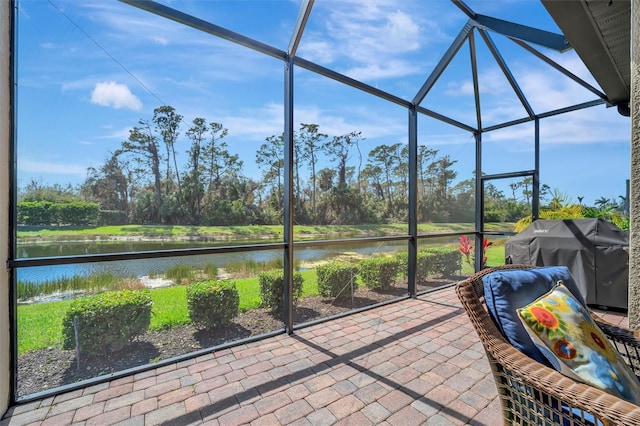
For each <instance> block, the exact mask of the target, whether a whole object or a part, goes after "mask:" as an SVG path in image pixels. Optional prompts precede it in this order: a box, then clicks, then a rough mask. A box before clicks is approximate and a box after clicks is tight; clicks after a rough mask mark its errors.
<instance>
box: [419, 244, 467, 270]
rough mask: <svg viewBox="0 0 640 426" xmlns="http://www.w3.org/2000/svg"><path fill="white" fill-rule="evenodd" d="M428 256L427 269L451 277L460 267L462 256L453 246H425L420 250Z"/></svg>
mask: <svg viewBox="0 0 640 426" xmlns="http://www.w3.org/2000/svg"><path fill="white" fill-rule="evenodd" d="M420 252H421V253H425V254H426V255H427V256H428V257H429V264H428V266H427V268H428V270H429V271H430V272H432V273H439V274H442V276H443V277H453V276H455V275H456V274H457V273H458V272H460V270H461V269H462V256H461V255H460V252H459V251H458V250H457V249H454V248H426V249H423V250H420Z"/></svg>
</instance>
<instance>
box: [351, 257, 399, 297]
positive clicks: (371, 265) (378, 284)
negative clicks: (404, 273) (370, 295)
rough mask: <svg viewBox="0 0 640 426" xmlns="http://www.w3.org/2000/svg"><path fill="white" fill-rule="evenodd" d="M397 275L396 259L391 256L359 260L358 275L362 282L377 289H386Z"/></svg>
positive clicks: (391, 284)
mask: <svg viewBox="0 0 640 426" xmlns="http://www.w3.org/2000/svg"><path fill="white" fill-rule="evenodd" d="M396 275H398V261H397V260H396V259H394V258H392V257H371V258H369V259H364V260H362V261H361V262H360V267H359V270H358V276H359V277H360V279H361V280H362V283H363V284H364V285H365V286H367V287H369V288H374V289H378V290H388V289H390V288H391V287H392V286H393V284H394V283H395V278H396Z"/></svg>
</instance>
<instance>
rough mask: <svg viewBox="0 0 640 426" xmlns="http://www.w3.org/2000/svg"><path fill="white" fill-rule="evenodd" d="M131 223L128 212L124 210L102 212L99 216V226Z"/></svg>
mask: <svg viewBox="0 0 640 426" xmlns="http://www.w3.org/2000/svg"><path fill="white" fill-rule="evenodd" d="M127 223H129V218H128V217H127V212H125V211H122V210H100V212H99V215H98V226H104V225H126V224H127Z"/></svg>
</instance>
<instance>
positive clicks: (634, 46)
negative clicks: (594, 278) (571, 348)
mask: <svg viewBox="0 0 640 426" xmlns="http://www.w3.org/2000/svg"><path fill="white" fill-rule="evenodd" d="M630 95H631V96H630V101H629V103H630V107H631V181H630V190H629V198H630V200H629V219H630V226H629V327H630V328H632V329H634V330H640V5H638V3H637V2H636V1H632V2H631V94H630Z"/></svg>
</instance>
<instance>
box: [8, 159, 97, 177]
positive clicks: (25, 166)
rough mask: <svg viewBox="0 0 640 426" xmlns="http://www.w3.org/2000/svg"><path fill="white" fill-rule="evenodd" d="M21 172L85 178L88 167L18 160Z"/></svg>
mask: <svg viewBox="0 0 640 426" xmlns="http://www.w3.org/2000/svg"><path fill="white" fill-rule="evenodd" d="M18 169H19V170H20V172H29V173H37V174H58V175H73V176H79V177H85V176H86V175H87V166H86V165H80V164H63V163H52V162H48V161H33V160H18Z"/></svg>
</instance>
